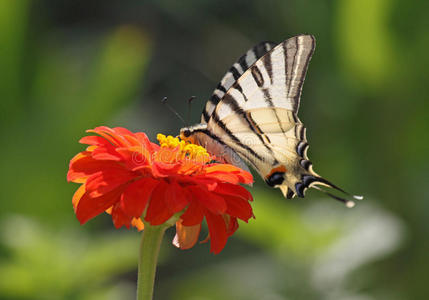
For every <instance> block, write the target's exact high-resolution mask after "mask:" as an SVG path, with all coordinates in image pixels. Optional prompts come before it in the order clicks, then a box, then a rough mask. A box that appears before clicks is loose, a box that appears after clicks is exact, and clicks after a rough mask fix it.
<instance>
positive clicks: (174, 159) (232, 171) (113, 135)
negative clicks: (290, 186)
mask: <svg viewBox="0 0 429 300" xmlns="http://www.w3.org/2000/svg"><path fill="white" fill-rule="evenodd" d="M87 132H91V133H96V134H98V135H99V136H86V137H83V138H82V139H81V140H80V143H83V144H88V145H89V146H88V147H87V149H86V151H83V152H80V153H79V154H77V155H76V156H75V157H74V158H73V159H72V160H71V162H70V168H69V171H68V174H67V180H68V181H72V182H77V183H81V184H82V185H81V186H80V187H79V188H78V190H77V191H76V193H75V194H74V196H73V200H72V202H73V207H74V210H75V213H76V217H77V218H78V220H79V221H80V223H81V224H84V223H85V222H87V221H88V220H90V219H92V218H93V217H95V216H97V215H99V214H101V213H102V212H104V211H106V212H107V213H109V214H111V215H112V220H113V223H114V225H115V227H117V228H119V227H121V226H124V225H125V226H126V227H127V228H130V226H131V225H132V226H135V227H137V228H138V229H139V230H142V229H143V227H144V225H143V221H144V222H147V223H149V224H151V225H160V224H163V223H165V222H166V221H168V220H170V222H171V220H176V236H175V238H174V241H173V243H174V244H175V245H176V246H178V247H180V248H182V249H187V248H190V247H192V246H193V245H194V244H195V243H196V241H197V239H198V236H199V233H200V229H201V223H202V221H203V219H204V218H205V220H206V222H207V225H208V229H209V238H210V240H211V247H210V251H211V252H214V253H219V252H220V251H221V250H222V249H223V248H224V246H225V244H226V241H227V238H228V237H229V236H230V235H232V234H233V233H234V232H235V230H236V229H237V228H238V223H237V218H238V219H241V220H243V221H246V222H247V221H248V220H249V218H250V217H252V216H253V213H252V208H251V206H250V204H249V201H252V196H251V194H250V193H249V192H248V191H247V190H246V189H245V188H244V187H242V186H240V184H241V183H244V184H250V183H251V182H252V181H253V178H252V175H251V174H250V173H248V172H246V171H244V170H241V169H239V168H237V167H235V166H232V165H229V164H221V163H210V162H211V161H212V159H213V158H214V157H211V156H210V155H209V154H208V153H207V152H206V150H205V149H204V148H202V147H200V146H197V145H193V144H189V143H187V142H185V141H180V140H179V139H178V138H173V137H171V136H168V137H165V136H164V135H162V134H159V135H158V140H159V142H160V146H159V145H157V144H154V143H151V142H150V141H149V139H148V138H147V136H146V135H145V134H144V133H142V132H137V133H133V132H130V131H129V130H127V129H125V128H120V127H117V128H113V129H112V128H108V127H97V128H95V129H93V130H88V131H87ZM142 220H143V221H142Z"/></svg>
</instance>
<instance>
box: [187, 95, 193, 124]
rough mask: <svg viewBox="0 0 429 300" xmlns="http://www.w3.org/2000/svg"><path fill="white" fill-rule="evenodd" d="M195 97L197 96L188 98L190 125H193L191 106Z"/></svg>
mask: <svg viewBox="0 0 429 300" xmlns="http://www.w3.org/2000/svg"><path fill="white" fill-rule="evenodd" d="M194 99H195V96H191V98H189V99H188V120H187V121H188V124H187V125H188V126H189V125H191V107H192V105H191V104H192V101H193V100H194Z"/></svg>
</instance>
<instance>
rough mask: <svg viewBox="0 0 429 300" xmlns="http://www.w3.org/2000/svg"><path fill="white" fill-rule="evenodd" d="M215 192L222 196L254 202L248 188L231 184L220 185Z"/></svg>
mask: <svg viewBox="0 0 429 300" xmlns="http://www.w3.org/2000/svg"><path fill="white" fill-rule="evenodd" d="M214 192H216V193H218V194H222V195H230V196H234V197H240V198H242V199H244V200H248V201H252V200H253V197H252V194H250V192H249V191H248V190H246V188H244V187H242V186H240V185H235V184H230V183H218V185H217V186H216V188H215V189H214Z"/></svg>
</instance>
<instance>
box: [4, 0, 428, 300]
mask: <svg viewBox="0 0 429 300" xmlns="http://www.w3.org/2000/svg"><path fill="white" fill-rule="evenodd" d="M427 11H429V2H427V1H426V2H425V1H418V0H409V1H399V0H337V1H328V0H313V1H311V0H305V1H301V0H288V1H274V0H267V1H249V0H246V1H244V0H243V1H226V0H215V1H201V0H186V1H172V0H159V1H143V0H139V1H138V0H132V1H113V0H105V1H102V2H101V1H84V0H70V1H58V0H49V1H48V0H39V1H31V0H19V1H17V0H1V1H0V103H1V109H0V114H1V119H0V122H1V126H0V130H1V147H0V151H1V153H0V161H1V173H0V174H1V175H0V176H1V177H0V182H1V185H2V186H1V188H0V193H1V194H0V197H1V205H0V223H1V226H0V299H11V300H18V299H20V300H25V299H84V300H96V299H112V300H113V299H133V298H134V293H135V281H136V261H137V251H138V245H139V240H140V234H139V233H138V232H137V231H135V230H114V229H113V225H112V224H111V220H110V218H109V216H107V215H106V216H100V217H97V218H96V219H94V220H92V221H90V222H89V223H88V224H86V225H85V226H80V225H79V223H78V221H77V220H76V219H75V216H74V214H73V209H72V206H71V197H72V194H73V192H74V190H75V189H76V188H77V186H76V185H74V184H69V183H67V182H66V179H65V177H66V172H67V168H68V162H69V160H70V158H71V157H73V155H74V154H76V153H77V152H78V151H81V150H83V149H84V146H83V145H79V144H78V143H77V141H78V140H79V138H80V137H81V136H83V135H84V131H85V130H86V129H88V128H93V127H95V126H98V125H108V126H123V127H127V128H130V129H131V130H135V131H145V132H146V133H148V135H149V136H150V137H151V138H152V139H154V137H155V135H156V133H158V132H162V133H168V134H173V135H176V134H177V133H178V130H179V128H180V127H181V126H182V124H181V122H180V121H179V120H178V119H177V118H176V117H175V116H174V115H173V114H172V113H171V112H170V111H168V110H167V109H166V107H165V106H163V105H162V104H161V103H160V101H161V99H162V98H163V97H164V96H167V97H168V99H169V102H170V104H171V106H173V107H175V108H176V109H177V110H178V111H179V113H181V114H182V115H184V116H186V114H187V105H186V103H187V99H188V98H189V97H190V96H196V99H195V101H194V103H193V107H192V114H191V120H192V121H193V122H197V121H198V120H199V114H200V112H201V110H202V107H203V105H204V102H205V101H206V99H208V97H209V95H210V94H211V92H212V90H213V88H214V87H215V86H216V84H217V81H218V80H220V78H221V77H222V76H223V74H224V72H225V71H226V70H227V69H228V68H229V67H230V65H231V64H232V63H233V62H234V61H235V60H236V59H237V58H238V57H239V56H240V55H242V54H243V53H244V52H245V51H247V49H249V48H250V47H252V46H253V45H254V44H256V43H258V42H260V41H262V40H273V41H277V42H280V41H282V40H284V39H286V38H289V37H291V36H293V35H296V34H300V33H311V34H314V35H315V36H316V39H317V48H316V51H315V54H314V56H313V59H312V61H311V64H310V67H309V72H308V74H307V80H306V83H305V85H304V91H303V97H302V102H301V109H300V117H301V120H303V122H304V123H305V124H306V126H307V128H308V139H309V141H310V143H311V148H310V151H309V154H310V157H311V159H312V161H313V162H314V164H315V169H316V170H317V171H318V172H319V173H320V174H322V175H323V176H325V177H327V178H328V179H330V180H332V181H333V182H335V183H336V184H338V185H339V186H342V187H344V188H345V189H346V190H349V191H351V192H353V193H357V194H363V195H365V200H364V201H362V202H359V203H358V205H357V207H355V208H354V209H346V208H345V207H344V206H343V205H341V203H339V202H336V201H333V200H331V199H327V198H326V197H324V196H323V195H322V194H320V193H318V192H317V191H309V192H308V193H307V197H306V198H305V199H294V200H285V199H283V198H282V197H281V193H280V192H279V191H278V190H276V191H274V190H270V189H269V188H268V187H266V186H265V184H264V183H263V182H261V181H260V180H259V181H258V182H257V183H256V184H255V187H254V188H252V193H253V194H254V196H255V202H254V213H255V215H256V219H254V220H251V221H250V223H249V224H241V226H240V229H239V230H238V232H237V234H236V235H235V236H234V237H233V238H231V239H230V240H229V242H228V244H227V246H226V248H225V250H223V252H222V253H221V254H219V255H216V256H214V255H212V254H210V253H209V248H208V244H201V245H196V246H195V247H194V248H193V249H191V250H187V251H181V250H178V249H176V248H174V247H173V246H172V245H171V243H170V242H171V239H172V237H173V234H174V230H171V231H169V232H168V233H167V236H166V238H165V240H164V244H163V249H162V253H161V258H160V264H159V269H158V274H157V284H156V289H155V299H174V300H176V299H178V300H187V299H189V300H203V299H204V300H205V299H207V300H212V299H234V300H240V299H250V300H253V299H258V300H260V299H262V300H281V299H332V300H333V299H349V300H351V299H353V300H372V299H393V300H396V299H398V300H399V299H427V297H428V295H429V287H428V277H429V271H428V269H429V243H428V242H429V226H428V221H429V201H428V200H429V190H428V183H429V176H428V174H429V163H428V159H427V157H426V156H427V155H428V154H429V139H428V132H429V122H428V120H429V105H428V103H429V102H428V101H429V97H428V96H429V95H428V91H429V87H428V79H429V55H427V52H428V47H429V18H428V17H427Z"/></svg>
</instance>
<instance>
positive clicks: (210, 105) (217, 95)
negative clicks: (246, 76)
mask: <svg viewBox="0 0 429 300" xmlns="http://www.w3.org/2000/svg"><path fill="white" fill-rule="evenodd" d="M276 45H277V44H275V43H272V42H261V43H259V44H257V45H256V46H254V47H253V48H251V49H249V51H247V52H246V54H244V55H243V56H241V57H240V58H239V59H238V60H237V62H236V63H234V64H233V65H232V67H231V68H230V69H229V70H228V72H226V74H225V75H224V76H223V77H222V79H221V81H220V82H219V84H218V85H217V87H216V89H215V90H214V92H213V94H212V96H211V97H210V99H209V100H208V101H207V103H206V106H205V108H204V111H203V114H202V116H201V123H202V124H205V123H207V122H208V120H209V118H210V116H211V114H212V113H213V111H214V109H215V107H216V105H217V104H218V103H219V101H220V99H221V98H222V97H223V96H224V95H225V93H226V91H227V90H229V89H230V88H231V87H232V85H233V84H234V83H235V82H236V81H237V79H238V78H240V77H241V75H242V74H243V73H244V72H245V71H246V70H247V69H248V68H249V67H250V66H252V65H253V64H254V63H255V62H256V61H257V60H258V59H259V58H261V57H262V56H264V55H265V54H266V53H267V52H268V51H270V50H271V49H273V48H274V47H275V46H276Z"/></svg>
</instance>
